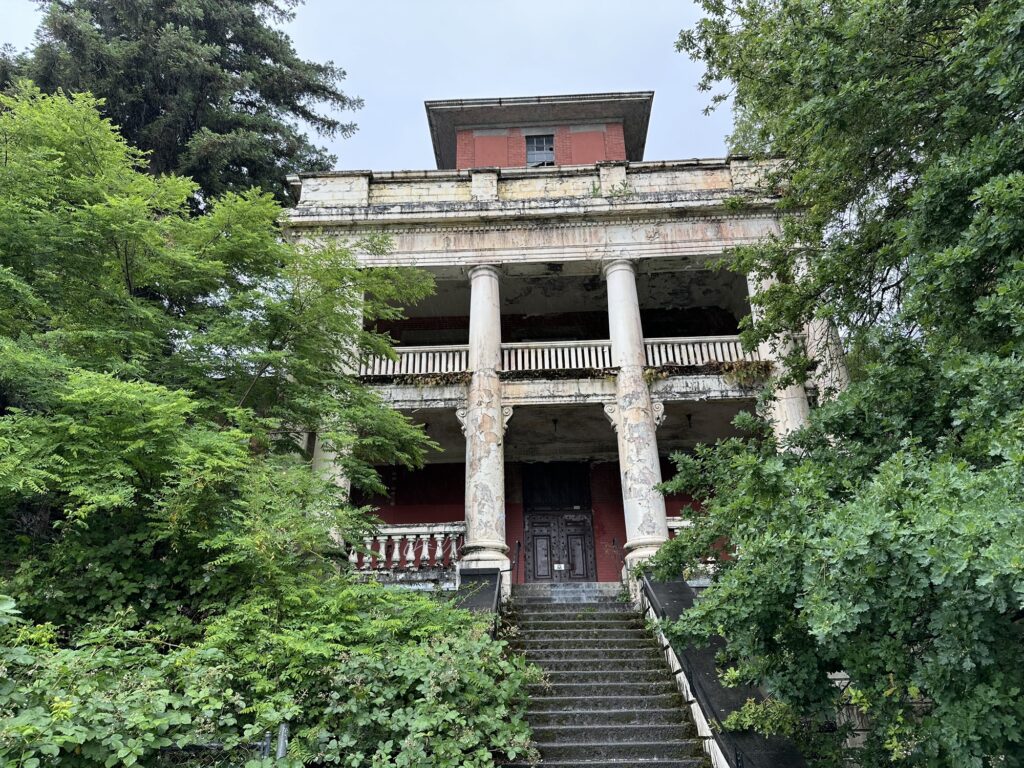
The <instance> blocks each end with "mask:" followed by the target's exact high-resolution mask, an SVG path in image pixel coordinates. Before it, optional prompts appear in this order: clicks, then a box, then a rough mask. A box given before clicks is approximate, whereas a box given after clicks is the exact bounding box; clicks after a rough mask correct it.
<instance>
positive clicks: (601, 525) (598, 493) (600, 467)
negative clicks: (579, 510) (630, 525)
mask: <svg viewBox="0 0 1024 768" xmlns="http://www.w3.org/2000/svg"><path fill="white" fill-rule="evenodd" d="M590 505H591V508H592V509H593V510H594V555H595V557H596V559H597V580H598V581H619V580H620V579H621V578H622V552H623V550H622V545H623V544H624V543H625V542H626V520H625V518H624V517H623V516H622V484H621V482H620V480H619V463H618V462H617V461H604V462H595V463H593V464H591V465H590Z"/></svg>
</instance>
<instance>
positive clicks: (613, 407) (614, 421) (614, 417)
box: [604, 403, 619, 434]
mask: <svg viewBox="0 0 1024 768" xmlns="http://www.w3.org/2000/svg"><path fill="white" fill-rule="evenodd" d="M604 415H605V416H607V417H608V421H609V423H610V424H611V425H612V429H614V430H615V432H616V434H618V431H619V406H618V405H617V404H615V403H605V406H604Z"/></svg>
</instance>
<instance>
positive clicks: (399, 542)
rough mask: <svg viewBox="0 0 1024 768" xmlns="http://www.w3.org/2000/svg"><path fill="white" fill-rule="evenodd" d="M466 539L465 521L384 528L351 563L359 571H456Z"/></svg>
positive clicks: (367, 540) (354, 552)
mask: <svg viewBox="0 0 1024 768" xmlns="http://www.w3.org/2000/svg"><path fill="white" fill-rule="evenodd" d="M465 536H466V524H465V523H464V522H456V523H415V524H409V525H382V526H380V528H378V530H377V533H376V534H375V535H373V536H368V537H367V538H365V539H364V540H363V546H362V551H360V550H358V549H355V548H353V549H352V550H351V551H350V553H349V562H350V563H351V564H352V567H353V568H355V569H356V570H359V571H391V572H397V571H420V570H428V569H434V570H453V569H454V568H455V563H456V562H458V560H459V551H460V550H461V548H462V545H463V543H464V540H465Z"/></svg>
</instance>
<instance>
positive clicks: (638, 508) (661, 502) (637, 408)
mask: <svg viewBox="0 0 1024 768" xmlns="http://www.w3.org/2000/svg"><path fill="white" fill-rule="evenodd" d="M604 274H605V279H606V281H607V283H608V327H609V331H610V336H611V342H612V364H613V365H615V366H617V367H618V369H619V372H618V375H617V377H616V386H615V404H614V405H611V406H607V407H606V409H605V410H606V411H607V412H608V415H609V418H610V419H611V421H612V425H613V426H614V427H615V432H616V435H617V439H618V446H619V474H620V476H621V478H622V504H623V509H624V514H625V518H626V561H627V564H629V565H632V564H634V563H636V562H639V561H641V560H644V559H646V558H648V557H650V556H651V555H653V554H654V553H655V552H656V551H657V549H658V547H659V546H661V544H662V543H664V542H665V541H666V540H667V539H668V524H667V523H666V520H665V498H664V497H663V496H662V495H661V493H660V492H658V491H657V490H656V488H655V486H656V485H657V484H658V483H660V482H661V464H660V462H659V459H658V443H657V440H656V438H655V428H656V424H655V418H654V406H653V403H652V402H651V392H650V389H649V388H648V386H647V382H646V381H645V380H644V364H645V353H644V337H643V329H642V327H641V324H640V302H639V300H638V298H637V292H636V272H635V269H634V267H633V264H632V262H630V261H626V260H617V261H613V262H610V263H608V264H606V265H605V269H604Z"/></svg>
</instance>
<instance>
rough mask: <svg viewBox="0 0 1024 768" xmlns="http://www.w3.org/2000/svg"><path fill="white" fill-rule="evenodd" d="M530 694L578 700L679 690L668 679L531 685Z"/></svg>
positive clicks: (645, 694)
mask: <svg viewBox="0 0 1024 768" xmlns="http://www.w3.org/2000/svg"><path fill="white" fill-rule="evenodd" d="M530 692H531V694H532V695H538V696H560V697H567V698H576V699H579V698H580V697H584V696H658V695H660V694H666V693H676V692H678V689H677V688H676V686H675V683H673V682H672V680H671V679H669V678H668V677H666V678H665V679H663V680H660V681H658V682H653V683H649V682H644V683H632V682H630V683H600V682H590V683H551V684H547V685H544V684H538V685H531V686H530Z"/></svg>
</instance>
